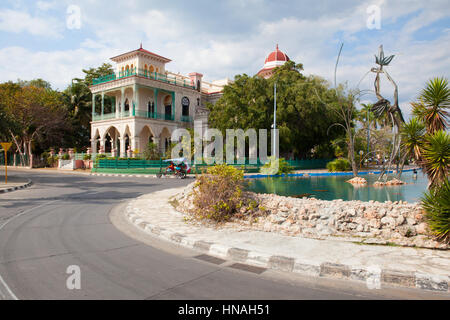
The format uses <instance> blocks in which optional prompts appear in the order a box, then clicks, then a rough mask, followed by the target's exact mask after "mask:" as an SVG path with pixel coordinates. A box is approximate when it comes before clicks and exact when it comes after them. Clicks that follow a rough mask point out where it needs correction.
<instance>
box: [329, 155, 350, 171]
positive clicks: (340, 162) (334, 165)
mask: <svg viewBox="0 0 450 320" xmlns="http://www.w3.org/2000/svg"><path fill="white" fill-rule="evenodd" d="M327 169H328V171H331V172H336V171H349V170H350V169H351V166H350V162H349V161H348V160H347V159H344V158H340V159H335V160H333V161H330V162H328V163H327Z"/></svg>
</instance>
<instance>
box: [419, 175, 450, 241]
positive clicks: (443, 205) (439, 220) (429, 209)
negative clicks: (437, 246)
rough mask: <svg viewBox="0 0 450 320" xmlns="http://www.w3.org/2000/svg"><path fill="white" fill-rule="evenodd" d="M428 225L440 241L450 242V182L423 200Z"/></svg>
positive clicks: (426, 194) (446, 182)
mask: <svg viewBox="0 0 450 320" xmlns="http://www.w3.org/2000/svg"><path fill="white" fill-rule="evenodd" d="M422 207H423V208H424V209H425V211H426V219H427V222H428V225H429V227H430V229H431V231H432V232H433V234H434V235H435V236H436V238H437V239H438V240H441V241H443V242H446V243H449V242H450V182H449V180H448V179H446V180H445V181H444V182H443V183H442V185H441V186H440V187H439V188H435V189H431V190H429V191H428V192H427V193H425V194H424V197H423V198H422Z"/></svg>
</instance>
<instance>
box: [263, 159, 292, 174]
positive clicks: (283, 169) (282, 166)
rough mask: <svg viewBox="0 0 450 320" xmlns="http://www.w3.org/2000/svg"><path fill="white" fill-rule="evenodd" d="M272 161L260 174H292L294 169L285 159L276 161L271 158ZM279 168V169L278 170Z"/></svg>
mask: <svg viewBox="0 0 450 320" xmlns="http://www.w3.org/2000/svg"><path fill="white" fill-rule="evenodd" d="M269 159H270V161H269V162H268V163H266V164H265V165H264V166H262V167H261V170H260V172H261V173H263V174H288V173H291V172H292V170H293V169H292V167H291V166H290V165H289V164H288V163H287V161H286V160H285V159H284V158H279V159H276V158H275V157H270V158H269ZM277 168H278V169H277Z"/></svg>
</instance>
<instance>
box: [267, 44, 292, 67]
mask: <svg viewBox="0 0 450 320" xmlns="http://www.w3.org/2000/svg"><path fill="white" fill-rule="evenodd" d="M272 61H284V62H286V61H289V57H288V56H287V55H286V54H285V53H284V52H282V51H280V50H278V45H277V47H276V49H275V51H273V52H271V53H270V54H269V55H268V56H267V58H266V60H265V61H264V64H266V63H267V62H272Z"/></svg>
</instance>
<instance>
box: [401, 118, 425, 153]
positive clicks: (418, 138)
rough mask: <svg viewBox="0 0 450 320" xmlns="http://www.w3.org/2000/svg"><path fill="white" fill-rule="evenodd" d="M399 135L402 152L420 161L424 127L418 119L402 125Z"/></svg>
mask: <svg viewBox="0 0 450 320" xmlns="http://www.w3.org/2000/svg"><path fill="white" fill-rule="evenodd" d="M400 135H401V138H402V140H401V141H402V149H403V152H404V153H405V154H406V155H407V156H410V157H414V159H415V160H416V161H418V162H419V161H420V160H421V159H422V151H421V145H422V143H423V138H424V135H425V125H424V124H423V123H422V122H421V121H420V120H419V119H418V118H412V119H411V120H409V121H408V122H407V123H405V124H404V125H403V127H402V129H401V131H400Z"/></svg>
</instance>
